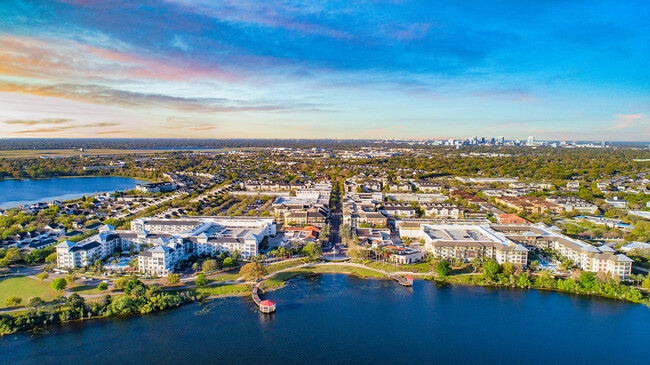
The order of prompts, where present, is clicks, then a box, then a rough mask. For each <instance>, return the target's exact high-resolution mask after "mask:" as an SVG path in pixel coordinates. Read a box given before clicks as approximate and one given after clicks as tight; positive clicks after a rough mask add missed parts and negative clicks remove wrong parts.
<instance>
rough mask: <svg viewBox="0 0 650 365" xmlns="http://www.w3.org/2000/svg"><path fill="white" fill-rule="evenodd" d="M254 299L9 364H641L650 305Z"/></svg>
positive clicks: (302, 293)
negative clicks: (263, 308) (262, 309)
mask: <svg viewBox="0 0 650 365" xmlns="http://www.w3.org/2000/svg"><path fill="white" fill-rule="evenodd" d="M265 297H266V298H269V299H272V300H275V301H277V302H278V311H277V313H275V314H273V315H264V314H261V313H259V312H258V310H257V308H256V307H255V305H254V304H253V303H252V301H251V300H250V299H249V298H223V299H217V300H214V301H212V302H210V303H209V304H207V305H203V306H198V305H194V304H192V305H187V306H184V307H181V308H180V309H176V310H172V311H167V312H161V313H155V314H153V315H147V316H141V317H140V316H139V317H131V318H127V319H113V320H94V321H87V322H84V323H74V324H67V325H64V326H51V327H50V328H49V330H50V332H51V333H50V334H48V335H28V334H19V335H12V336H5V337H4V338H0V363H7V364H90V363H93V364H108V363H110V364H263V363H267V364H324V363H338V364H423V363H426V364H435V363H439V364H443V363H447V364H449V363H454V364H475V363H506V364H512V363H516V364H623V363H626V364H635V363H636V364H640V363H647V360H648V355H649V354H650V350H649V347H648V344H649V343H650V342H649V341H650V326H649V324H650V309H649V308H647V307H645V306H642V305H635V304H629V303H625V302H620V301H613V300H607V299H601V298H592V297H582V296H574V295H565V294H561V293H555V292H541V291H535V290H530V291H524V290H508V289H487V288H480V287H463V286H448V287H437V286H436V285H435V284H434V283H431V282H423V281H416V283H415V285H414V287H413V289H407V288H403V287H400V286H399V285H398V284H397V283H395V282H393V281H387V280H367V279H357V278H354V277H349V276H344V275H322V276H309V277H304V278H298V279H295V280H294V281H293V282H292V283H291V284H290V285H289V286H288V287H286V288H284V289H281V290H279V291H276V292H272V293H268V294H266V295H265Z"/></svg>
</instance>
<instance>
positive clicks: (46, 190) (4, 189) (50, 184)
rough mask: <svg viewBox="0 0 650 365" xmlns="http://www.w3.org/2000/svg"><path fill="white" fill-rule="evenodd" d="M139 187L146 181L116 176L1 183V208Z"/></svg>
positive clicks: (6, 181)
mask: <svg viewBox="0 0 650 365" xmlns="http://www.w3.org/2000/svg"><path fill="white" fill-rule="evenodd" d="M141 183H145V181H141V180H137V179H133V178H129V177H118V176H89V177H66V178H51V179H29V180H0V192H1V193H0V208H11V207H16V206H20V205H25V204H32V203H38V202H51V201H53V200H70V199H76V198H80V197H82V196H84V195H93V194H97V193H105V192H114V191H117V190H128V189H133V188H135V186H136V185H137V184H141Z"/></svg>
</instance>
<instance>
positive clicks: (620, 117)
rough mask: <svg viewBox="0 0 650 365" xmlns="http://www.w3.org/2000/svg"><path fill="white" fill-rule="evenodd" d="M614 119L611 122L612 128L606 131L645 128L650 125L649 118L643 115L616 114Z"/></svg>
mask: <svg viewBox="0 0 650 365" xmlns="http://www.w3.org/2000/svg"><path fill="white" fill-rule="evenodd" d="M615 117H616V119H614V120H613V121H612V124H613V125H612V126H610V127H609V128H607V130H622V129H629V128H639V127H645V126H648V125H649V124H650V118H648V117H647V116H645V115H644V114H641V113H637V114H616V115H615Z"/></svg>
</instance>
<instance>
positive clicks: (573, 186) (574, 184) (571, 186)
mask: <svg viewBox="0 0 650 365" xmlns="http://www.w3.org/2000/svg"><path fill="white" fill-rule="evenodd" d="M566 189H567V190H568V191H578V190H579V189H580V182H579V181H569V182H567V183H566Z"/></svg>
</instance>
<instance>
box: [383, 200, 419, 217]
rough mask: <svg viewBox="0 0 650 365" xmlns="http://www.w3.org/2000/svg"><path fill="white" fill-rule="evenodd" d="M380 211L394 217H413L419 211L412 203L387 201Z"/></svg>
mask: <svg viewBox="0 0 650 365" xmlns="http://www.w3.org/2000/svg"><path fill="white" fill-rule="evenodd" d="M379 211H380V212H381V213H383V214H385V215H388V216H392V217H402V218H413V217H415V216H416V214H417V212H416V210H415V208H414V207H413V206H412V205H411V204H406V203H392V204H389V203H386V204H384V205H383V206H382V207H381V208H379Z"/></svg>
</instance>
